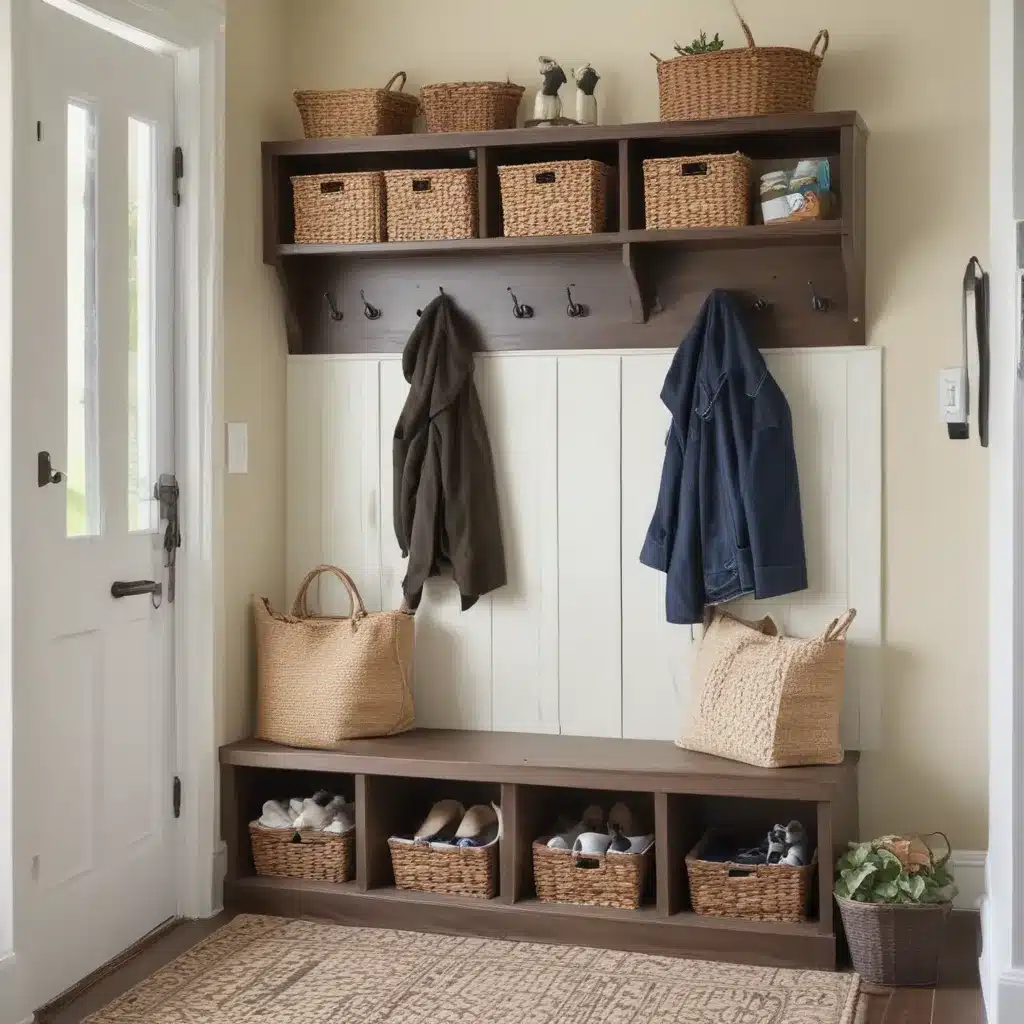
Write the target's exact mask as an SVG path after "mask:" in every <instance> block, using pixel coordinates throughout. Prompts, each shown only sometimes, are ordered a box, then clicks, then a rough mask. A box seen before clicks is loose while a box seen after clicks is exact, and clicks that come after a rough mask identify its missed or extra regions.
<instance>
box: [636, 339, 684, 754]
mask: <svg viewBox="0 0 1024 1024" xmlns="http://www.w3.org/2000/svg"><path fill="white" fill-rule="evenodd" d="M673 354H674V353H673V352H665V353H660V352H659V353H657V354H652V355H646V354H645V355H638V356H630V357H624V358H623V360H622V445H623V458H622V488H621V491H622V734H623V736H629V737H632V738H635V739H658V740H672V739H675V738H676V737H677V736H679V733H680V725H681V722H682V715H683V712H684V709H686V708H688V707H689V698H690V670H691V667H692V661H693V654H694V651H695V650H696V646H697V641H699V640H700V635H701V628H700V627H699V626H695V627H693V629H691V628H690V627H689V626H678V625H670V624H669V623H667V622H666V621H665V574H664V573H661V572H656V571H655V570H653V569H649V568H648V567H647V566H645V565H641V564H640V548H641V547H642V546H643V542H644V537H645V536H646V534H647V527H648V525H649V524H650V521H651V516H652V514H653V513H654V508H655V505H656V503H657V497H658V488H659V484H660V482H661V466H662V462H663V461H664V457H665V438H666V435H667V433H668V430H669V426H670V423H671V417H670V416H669V412H668V409H666V408H665V406H664V404H663V403H662V402H661V400H660V398H659V397H658V396H659V395H660V394H661V387H662V384H663V382H664V380H665V373H666V372H667V370H668V368H669V364H670V363H671V362H672V356H673Z"/></svg>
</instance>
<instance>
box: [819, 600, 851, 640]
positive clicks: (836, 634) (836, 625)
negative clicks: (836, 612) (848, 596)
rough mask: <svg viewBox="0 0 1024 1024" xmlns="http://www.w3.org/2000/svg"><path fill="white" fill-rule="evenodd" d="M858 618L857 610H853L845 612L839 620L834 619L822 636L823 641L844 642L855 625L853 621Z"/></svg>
mask: <svg viewBox="0 0 1024 1024" xmlns="http://www.w3.org/2000/svg"><path fill="white" fill-rule="evenodd" d="M855 618H857V609H856V608H851V609H849V611H845V612H843V614H842V615H840V616H839V618H838V619H833V620H832V621H831V622H830V623H829V624H828V626H827V627H826V629H825V632H824V633H822V634H821V639H822V640H824V641H825V642H826V643H829V642H830V641H832V640H842V639H843V638H844V637H845V636H846V634H847V632H848V631H849V629H850V627H851V626H852V625H853V620H854V619H855Z"/></svg>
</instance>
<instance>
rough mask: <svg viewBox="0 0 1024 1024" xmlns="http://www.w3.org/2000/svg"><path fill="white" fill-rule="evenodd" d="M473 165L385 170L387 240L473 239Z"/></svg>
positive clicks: (474, 200)
mask: <svg viewBox="0 0 1024 1024" xmlns="http://www.w3.org/2000/svg"><path fill="white" fill-rule="evenodd" d="M476 180H477V174H476V168H475V167H470V168H464V167H454V168H448V169H445V170H429V171H385V172H384V181H385V184H386V186H387V211H388V240H389V241H391V242H415V241H420V240H424V239H432V240H436V239H449V238H475V237H476V235H477V215H478V214H477V198H476Z"/></svg>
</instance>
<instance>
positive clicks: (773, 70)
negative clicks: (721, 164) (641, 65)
mask: <svg viewBox="0 0 1024 1024" xmlns="http://www.w3.org/2000/svg"><path fill="white" fill-rule="evenodd" d="M740 25H741V26H742V27H743V34H744V35H745V36H746V38H747V46H746V49H743V48H736V49H730V50H717V51H715V52H713V53H695V54H684V55H682V56H680V57H674V58H672V59H671V60H661V58H660V57H658V56H657V55H655V54H652V55H651V56H653V57H654V59H655V60H656V61H657V62H658V99H659V103H660V107H661V120H662V121H705V120H710V119H712V118H716V117H756V116H758V115H761V114H790V113H798V112H800V111H805V110H813V109H814V93H815V91H816V89H817V85H818V69H819V68H820V67H821V61H822V58H823V57H824V56H825V51H826V50H827V49H828V32H827V31H825V29H822V30H821V31H820V32H819V33H818V34H817V36H815V38H814V42H813V43H811V47H810V49H809V50H799V49H795V48H794V47H791V46H758V45H757V44H756V43H755V42H754V37H753V36H752V35H751V33H750V29H749V28H748V27H747V23H746V22H745V21H744V20H743V19H742V18H740ZM819 43H821V44H822V46H821V52H820V53H819V52H818V44H819Z"/></svg>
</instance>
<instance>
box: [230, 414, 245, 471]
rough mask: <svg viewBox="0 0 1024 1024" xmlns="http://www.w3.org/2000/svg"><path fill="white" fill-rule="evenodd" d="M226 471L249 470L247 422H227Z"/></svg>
mask: <svg viewBox="0 0 1024 1024" xmlns="http://www.w3.org/2000/svg"><path fill="white" fill-rule="evenodd" d="M228 472H229V473H248V472H249V424H248V423H229V424H228Z"/></svg>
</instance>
